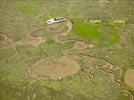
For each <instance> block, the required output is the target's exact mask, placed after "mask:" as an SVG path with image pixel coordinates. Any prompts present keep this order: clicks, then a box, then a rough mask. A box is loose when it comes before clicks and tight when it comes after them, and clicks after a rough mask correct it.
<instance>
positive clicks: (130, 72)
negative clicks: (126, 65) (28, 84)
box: [124, 69, 134, 89]
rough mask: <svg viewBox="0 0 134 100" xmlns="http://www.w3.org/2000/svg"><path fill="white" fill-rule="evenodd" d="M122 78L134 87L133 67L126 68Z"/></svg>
mask: <svg viewBox="0 0 134 100" xmlns="http://www.w3.org/2000/svg"><path fill="white" fill-rule="evenodd" d="M124 79H125V83H126V84H127V85H128V86H130V87H131V88H133V89H134V69H127V70H126V73H125V77H124Z"/></svg>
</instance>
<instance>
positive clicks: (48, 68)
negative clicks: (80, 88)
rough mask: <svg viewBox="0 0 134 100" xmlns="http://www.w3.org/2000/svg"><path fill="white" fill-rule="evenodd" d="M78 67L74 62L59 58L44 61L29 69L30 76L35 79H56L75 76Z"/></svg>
mask: <svg viewBox="0 0 134 100" xmlns="http://www.w3.org/2000/svg"><path fill="white" fill-rule="evenodd" d="M79 70H80V66H79V65H78V63H77V62H76V61H75V60H72V59H69V58H66V57H61V58H56V59H51V60H48V61H44V62H42V63H41V64H38V65H37V66H34V67H32V68H31V71H30V75H31V77H32V78H36V79H57V78H59V77H65V76H69V75H73V74H76V73H77V72H78V71H79Z"/></svg>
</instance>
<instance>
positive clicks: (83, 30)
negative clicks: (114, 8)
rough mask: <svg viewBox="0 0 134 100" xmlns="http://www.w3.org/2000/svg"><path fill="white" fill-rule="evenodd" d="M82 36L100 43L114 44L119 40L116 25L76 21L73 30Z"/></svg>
mask: <svg viewBox="0 0 134 100" xmlns="http://www.w3.org/2000/svg"><path fill="white" fill-rule="evenodd" d="M72 32H73V33H76V34H77V35H79V36H80V37H82V38H84V39H86V40H88V41H90V42H93V41H96V42H97V43H98V44H100V42H101V44H103V45H112V44H115V43H117V42H119V39H120V38H119V34H118V30H117V29H116V27H114V26H112V25H105V24H91V23H84V22H80V21H79V22H75V23H74V27H73V30H72Z"/></svg>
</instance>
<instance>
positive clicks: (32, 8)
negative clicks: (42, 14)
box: [20, 3, 37, 14]
mask: <svg viewBox="0 0 134 100" xmlns="http://www.w3.org/2000/svg"><path fill="white" fill-rule="evenodd" d="M20 10H21V12H22V13H23V14H35V13H36V10H37V6H36V5H35V4H32V3H26V4H23V5H21V6H20Z"/></svg>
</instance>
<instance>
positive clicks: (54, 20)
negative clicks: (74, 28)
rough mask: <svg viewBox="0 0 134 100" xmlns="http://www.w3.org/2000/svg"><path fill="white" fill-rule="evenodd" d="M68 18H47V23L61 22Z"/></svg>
mask: <svg viewBox="0 0 134 100" xmlns="http://www.w3.org/2000/svg"><path fill="white" fill-rule="evenodd" d="M66 20H67V19H64V18H52V19H49V20H47V22H46V23H47V24H48V25H50V24H53V23H59V22H62V21H66Z"/></svg>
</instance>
